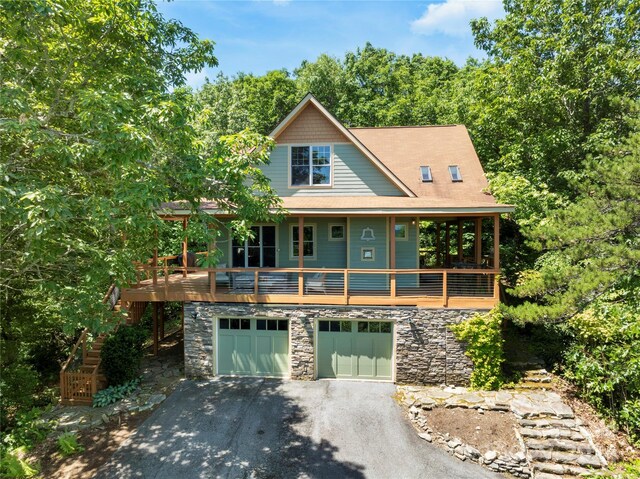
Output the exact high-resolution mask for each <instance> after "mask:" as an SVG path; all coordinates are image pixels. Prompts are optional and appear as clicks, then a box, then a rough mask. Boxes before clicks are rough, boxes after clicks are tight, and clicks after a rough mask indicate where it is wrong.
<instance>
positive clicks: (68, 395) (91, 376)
mask: <svg viewBox="0 0 640 479" xmlns="http://www.w3.org/2000/svg"><path fill="white" fill-rule="evenodd" d="M119 298H120V289H119V288H118V287H117V286H116V285H115V284H112V285H111V286H110V287H109V289H108V290H107V293H106V294H105V295H104V297H103V299H102V302H103V303H104V304H108V305H109V310H110V311H112V310H113V309H114V308H115V306H116V304H117V302H118V299H119ZM116 329H117V326H116ZM88 336H89V329H88V328H85V329H84V330H83V331H82V333H81V334H80V337H79V338H78V340H77V341H76V344H75V345H74V346H73V349H72V350H71V354H69V357H68V358H67V360H66V361H65V362H64V363H63V365H62V368H61V369H60V397H61V399H62V401H63V402H71V403H73V402H74V400H81V401H83V402H90V401H91V399H92V398H93V395H94V394H95V393H97V392H98V369H99V368H100V363H101V361H102V358H98V362H97V363H96V364H95V366H94V367H93V370H92V371H91V372H90V373H84V372H78V371H68V369H69V367H70V366H71V364H72V363H73V360H74V359H75V357H76V354H77V352H78V349H80V348H82V362H83V363H85V362H86V359H87V354H88V350H87V338H88ZM77 384H83V385H85V386H86V385H87V384H90V389H91V391H90V393H89V392H87V391H84V389H83V391H82V392H79V391H78V389H79V388H77V387H75V386H76V385H77Z"/></svg>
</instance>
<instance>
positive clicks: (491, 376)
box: [450, 309, 504, 389]
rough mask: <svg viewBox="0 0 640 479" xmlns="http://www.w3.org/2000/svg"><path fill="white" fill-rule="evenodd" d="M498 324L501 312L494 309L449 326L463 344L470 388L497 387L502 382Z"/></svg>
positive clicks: (502, 341)
mask: <svg viewBox="0 0 640 479" xmlns="http://www.w3.org/2000/svg"><path fill="white" fill-rule="evenodd" d="M501 325H502V315H501V314H500V313H499V312H498V311H497V310H495V309H494V310H493V311H491V312H489V313H486V314H476V315H474V316H472V317H471V318H469V319H467V320H466V321H463V322H461V323H459V324H455V325H452V326H451V327H450V328H451V331H453V334H454V335H455V337H456V338H457V339H458V340H459V341H464V342H465V343H466V344H467V350H466V351H465V354H466V355H467V356H468V357H469V358H470V359H471V362H472V363H473V372H472V373H471V387H473V388H476V389H500V386H502V384H503V383H504V375H503V373H502V363H504V350H503V345H504V340H503V339H502V333H501Z"/></svg>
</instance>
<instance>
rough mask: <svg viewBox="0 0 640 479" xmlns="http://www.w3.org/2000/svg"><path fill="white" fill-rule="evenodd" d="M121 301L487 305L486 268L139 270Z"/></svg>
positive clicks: (492, 275)
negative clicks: (134, 282)
mask: <svg viewBox="0 0 640 479" xmlns="http://www.w3.org/2000/svg"><path fill="white" fill-rule="evenodd" d="M141 272H142V273H143V277H144V279H141V280H140V281H139V282H138V284H136V285H135V286H133V287H130V288H124V289H123V290H122V299H123V301H150V302H161V301H206V302H218V303H272V304H327V305H369V306H371V305H376V306H420V307H432V308H442V307H448V308H487V309H489V308H492V307H493V306H495V305H496V304H497V303H498V300H499V296H498V287H497V284H496V280H497V273H498V272H497V271H494V270H488V269H456V268H454V269H412V270H407V269H394V270H391V269H325V268H322V269H308V268H304V269H296V268H286V269H285V268H226V269H206V268H184V267H176V268H168V267H166V266H165V267H147V266H145V267H144V268H143V271H141Z"/></svg>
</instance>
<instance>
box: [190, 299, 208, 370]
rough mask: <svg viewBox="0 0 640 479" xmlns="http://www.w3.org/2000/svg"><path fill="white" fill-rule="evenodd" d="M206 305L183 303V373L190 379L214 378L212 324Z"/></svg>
mask: <svg viewBox="0 0 640 479" xmlns="http://www.w3.org/2000/svg"><path fill="white" fill-rule="evenodd" d="M207 304H208V303H184V372H185V375H186V376H187V377H190V378H210V377H213V376H214V370H213V333H214V330H213V328H214V322H213V321H212V318H211V317H210V316H209V315H208V314H207V313H208V308H207Z"/></svg>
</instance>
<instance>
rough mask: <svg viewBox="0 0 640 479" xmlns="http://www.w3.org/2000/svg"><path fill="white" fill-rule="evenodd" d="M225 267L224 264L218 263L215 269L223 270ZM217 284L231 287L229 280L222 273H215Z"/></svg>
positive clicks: (224, 273) (226, 275) (225, 274)
mask: <svg viewBox="0 0 640 479" xmlns="http://www.w3.org/2000/svg"><path fill="white" fill-rule="evenodd" d="M226 267H227V264H226V263H220V264H219V265H217V266H216V268H219V269H225V268H226ZM218 283H222V284H226V285H227V286H231V278H230V277H229V275H228V274H227V273H226V272H224V271H216V284H218Z"/></svg>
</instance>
